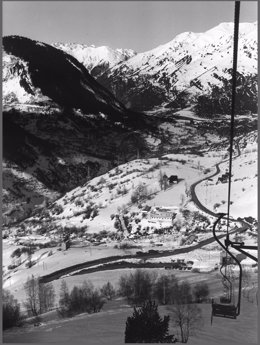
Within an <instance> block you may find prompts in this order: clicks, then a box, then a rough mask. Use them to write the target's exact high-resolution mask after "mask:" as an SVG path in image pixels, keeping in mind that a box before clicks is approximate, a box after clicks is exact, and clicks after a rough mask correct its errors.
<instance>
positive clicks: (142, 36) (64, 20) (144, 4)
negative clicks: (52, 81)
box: [3, 0, 257, 52]
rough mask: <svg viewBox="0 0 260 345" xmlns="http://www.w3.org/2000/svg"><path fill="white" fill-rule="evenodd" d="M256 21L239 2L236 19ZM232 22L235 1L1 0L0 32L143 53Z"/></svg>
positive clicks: (252, 10) (251, 4) (252, 7)
mask: <svg viewBox="0 0 260 345" xmlns="http://www.w3.org/2000/svg"><path fill="white" fill-rule="evenodd" d="M256 20H257V1H241V9H240V22H251V23H252V22H255V21H256ZM233 21H234V1H186V0H185V1H159V0H158V1H3V35H4V36H6V35H20V36H25V37H29V38H32V39H35V40H38V41H42V42H45V43H52V42H75V43H83V44H87V45H95V46H102V45H107V46H110V47H111V48H114V49H115V48H131V49H134V50H135V51H137V52H144V51H147V50H151V49H153V48H156V47H157V46H159V45H161V44H164V43H167V42H169V41H171V40H172V39H173V38H174V37H175V36H176V35H178V34H180V33H182V32H185V31H193V32H205V31H206V30H209V29H211V28H212V27H214V26H217V25H218V24H220V23H222V22H233Z"/></svg>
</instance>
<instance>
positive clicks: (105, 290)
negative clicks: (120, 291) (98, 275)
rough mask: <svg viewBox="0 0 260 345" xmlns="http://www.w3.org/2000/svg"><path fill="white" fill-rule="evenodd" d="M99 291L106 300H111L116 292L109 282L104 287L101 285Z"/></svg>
mask: <svg viewBox="0 0 260 345" xmlns="http://www.w3.org/2000/svg"><path fill="white" fill-rule="evenodd" d="M100 291H101V293H102V294H103V295H104V296H105V297H106V298H107V299H108V300H111V299H113V297H115V294H116V291H115V289H114V287H113V285H112V284H111V283H110V282H107V283H106V284H105V285H103V287H102V288H101V290H100Z"/></svg>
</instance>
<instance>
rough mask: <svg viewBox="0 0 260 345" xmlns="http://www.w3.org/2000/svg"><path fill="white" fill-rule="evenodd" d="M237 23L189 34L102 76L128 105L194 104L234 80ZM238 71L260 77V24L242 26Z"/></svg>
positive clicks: (105, 82) (146, 107) (101, 79)
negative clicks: (259, 32)
mask: <svg viewBox="0 0 260 345" xmlns="http://www.w3.org/2000/svg"><path fill="white" fill-rule="evenodd" d="M233 31H234V24H233V23H222V24H219V25H218V26H216V27H214V28H212V29H210V30H208V31H206V32H205V33H193V32H184V33H182V34H179V35H178V36H176V37H175V38H174V39H173V40H172V41H170V42H168V43H166V44H163V45H161V46H159V47H157V48H155V49H152V50H150V51H148V52H144V53H139V54H137V55H135V56H133V57H132V58H130V59H128V60H127V61H125V62H122V63H120V64H118V65H115V66H114V67H112V68H111V69H110V70H108V71H106V72H105V73H104V74H103V75H101V76H100V77H99V78H98V81H99V82H100V83H102V84H103V85H104V86H106V87H107V88H108V89H109V90H110V91H111V92H113V94H114V95H115V96H116V97H117V98H118V99H119V100H121V101H122V102H123V103H124V104H125V105H126V106H127V107H131V108H135V109H149V108H152V107H153V106H156V105H161V104H162V103H169V102H172V101H173V100H174V99H175V98H176V97H177V96H178V95H179V94H180V93H182V94H183V95H184V94H185V96H186V97H187V98H188V99H192V100H194V98H195V97H196V96H198V95H202V94H208V93H210V92H211V90H212V88H213V86H215V85H216V86H219V87H221V86H222V85H223V82H224V81H228V80H230V79H231V71H232V61H233ZM238 49H239V51H238V72H239V73H240V74H241V75H243V76H245V77H246V76H252V75H253V76H255V75H256V74H257V56H258V50H257V23H256V22H255V23H241V24H240V26H239V48H238Z"/></svg>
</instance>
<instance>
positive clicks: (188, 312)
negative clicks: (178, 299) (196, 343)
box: [168, 304, 203, 343]
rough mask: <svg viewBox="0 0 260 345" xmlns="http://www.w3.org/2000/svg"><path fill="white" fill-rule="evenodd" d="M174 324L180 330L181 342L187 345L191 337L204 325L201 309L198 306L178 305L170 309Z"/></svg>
mask: <svg viewBox="0 0 260 345" xmlns="http://www.w3.org/2000/svg"><path fill="white" fill-rule="evenodd" d="M168 310H169V311H171V316H172V318H173V323H174V325H175V326H177V327H178V328H179V330H180V335H181V339H180V340H181V342H182V343H187V342H188V340H189V337H190V335H193V334H195V333H196V331H197V330H198V329H200V328H201V326H202V323H203V318H202V313H201V309H200V308H199V307H198V306H197V305H196V304H177V305H174V306H171V307H168Z"/></svg>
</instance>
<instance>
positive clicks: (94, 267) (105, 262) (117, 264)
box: [40, 143, 249, 283]
mask: <svg viewBox="0 0 260 345" xmlns="http://www.w3.org/2000/svg"><path fill="white" fill-rule="evenodd" d="M236 145H237V152H238V154H237V156H236V158H237V157H239V156H240V154H241V153H240V149H239V145H238V143H236ZM226 161H228V159H227V160H224V161H222V162H220V163H217V164H216V165H215V167H216V172H215V173H214V174H212V175H210V176H207V177H205V178H203V179H201V180H199V181H197V182H195V183H193V184H192V185H191V186H190V191H191V198H192V201H193V202H194V203H195V204H196V205H197V206H198V208H200V209H201V210H202V211H204V212H205V213H207V214H209V215H211V216H214V217H217V216H218V214H217V213H215V212H213V211H211V210H209V209H207V208H206V207H205V206H204V205H203V204H202V203H201V202H200V201H199V199H198V197H197V195H196V192H195V188H196V186H197V185H198V184H199V183H201V182H203V181H205V180H208V179H210V178H212V177H214V176H216V175H218V174H219V173H220V167H219V166H220V164H223V163H225V162H226ZM240 223H241V227H240V228H235V229H233V230H232V231H230V234H232V233H236V232H239V233H240V232H243V231H245V230H246V229H247V228H248V227H249V225H248V224H247V223H246V222H243V221H242V220H241V221H240ZM225 236H226V233H224V234H221V235H219V236H218V238H219V239H221V238H224V237H225ZM214 241H215V239H214V237H213V236H212V237H210V238H208V239H206V240H203V241H200V242H199V243H198V244H195V245H191V246H188V247H183V248H178V249H174V250H165V251H157V252H155V251H154V252H153V253H149V252H147V253H139V254H129V255H116V256H110V257H106V258H102V259H97V260H92V261H87V262H83V263H81V264H77V265H73V266H69V267H66V268H64V269H60V270H57V271H55V272H52V273H50V274H47V275H44V276H41V277H40V282H41V283H47V282H51V281H53V280H56V279H60V278H61V277H64V276H66V275H79V274H86V273H92V272H99V271H104V270H112V269H122V268H133V267H135V268H137V267H139V268H145V267H164V266H167V264H166V263H163V264H162V263H145V260H147V259H152V258H159V257H166V256H172V255H176V254H183V253H188V252H191V251H193V250H195V249H199V248H202V247H203V246H205V245H208V244H210V243H213V242H214ZM129 259H140V261H142V262H140V263H133V262H128V261H125V260H129Z"/></svg>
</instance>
